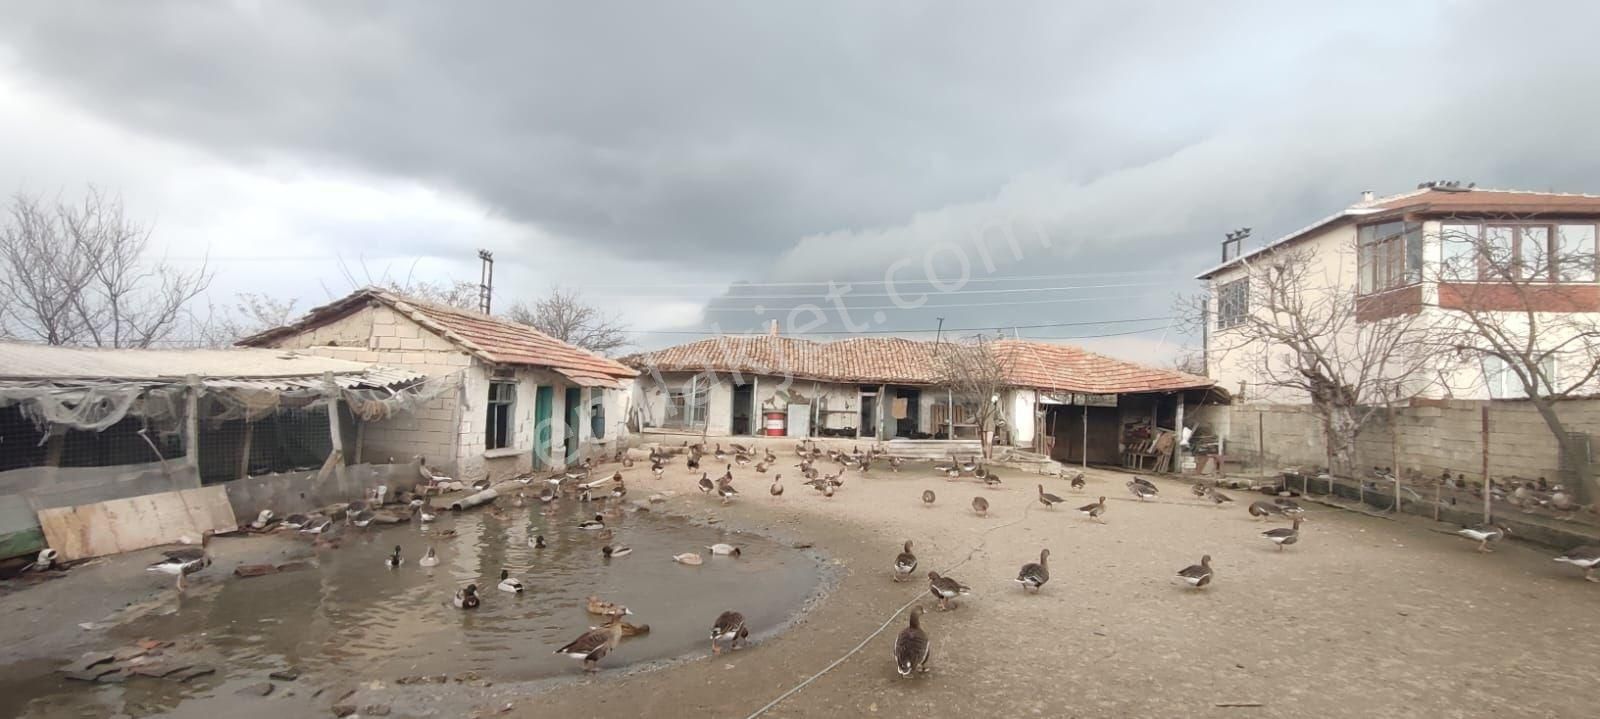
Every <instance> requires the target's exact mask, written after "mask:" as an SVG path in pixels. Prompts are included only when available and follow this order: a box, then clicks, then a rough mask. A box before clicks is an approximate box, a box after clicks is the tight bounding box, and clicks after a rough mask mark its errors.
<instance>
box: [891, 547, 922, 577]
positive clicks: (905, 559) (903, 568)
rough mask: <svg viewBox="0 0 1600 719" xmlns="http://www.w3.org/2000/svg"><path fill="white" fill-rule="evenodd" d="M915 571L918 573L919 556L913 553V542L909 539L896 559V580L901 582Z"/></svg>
mask: <svg viewBox="0 0 1600 719" xmlns="http://www.w3.org/2000/svg"><path fill="white" fill-rule="evenodd" d="M915 571H917V555H915V554H912V553H911V540H909V539H907V540H906V544H905V546H904V547H902V548H901V550H900V553H899V554H897V555H895V558H894V580H895V581H896V582H898V581H901V580H903V579H905V578H906V577H909V576H911V573H912V572H915Z"/></svg>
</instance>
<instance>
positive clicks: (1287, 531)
mask: <svg viewBox="0 0 1600 719" xmlns="http://www.w3.org/2000/svg"><path fill="white" fill-rule="evenodd" d="M1302 521H1304V520H1303V519H1302V518H1300V517H1295V518H1294V526H1293V527H1278V528H1276V529H1269V530H1267V531H1265V532H1262V533H1261V536H1263V537H1266V538H1267V539H1269V540H1271V541H1272V543H1273V544H1276V545H1278V551H1280V552H1281V551H1283V548H1284V547H1286V546H1288V545H1291V544H1294V543H1295V542H1298V541H1300V522H1302Z"/></svg>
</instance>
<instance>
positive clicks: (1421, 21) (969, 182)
mask: <svg viewBox="0 0 1600 719" xmlns="http://www.w3.org/2000/svg"><path fill="white" fill-rule="evenodd" d="M1596 27H1600V5H1597V4H1595V3H1591V2H1571V3H1557V2H1549V3H1544V2H1541V3H1535V4H1522V3H1503V2H1482V3H1480V2H1436V3H1417V4H1408V3H1400V2H1374V3H1368V4H1363V3H1352V2H1340V3H1325V4H1322V7H1319V8H1312V7H1310V4H1308V3H1278V2H1251V3H1244V2H1206V3H1188V2H1161V3H1104V2H1086V3H1072V4H1069V3H1024V4H1005V5H1000V4H994V3H911V2H882V3H878V2H873V3H864V2H839V3H818V2H806V3H798V2H796V3H765V2H763V3H725V2H673V3H627V4H622V3H609V2H594V3H559V4H544V3H525V2H518V3H511V2H507V3H492V4H491V3H478V4H471V3H468V4H462V3H439V2H382V3H366V4H362V3H327V2H316V1H309V0H308V1H306V2H291V1H277V0H275V1H273V2H246V1H238V2H231V3H224V2H218V3H114V2H104V3H24V4H17V5H13V6H11V7H9V8H8V9H7V12H6V18H5V21H4V22H0V189H3V190H5V191H7V192H12V191H23V192H33V193H52V194H53V193H64V194H69V195H70V194H73V193H76V192H78V191H80V190H81V188H82V187H83V186H84V185H85V184H87V183H94V184H96V185H99V186H102V187H105V188H108V189H112V190H115V191H118V192H120V193H121V194H122V195H123V197H124V199H125V201H126V203H127V205H128V208H129V210H130V211H131V212H132V213H133V214H134V215H135V216H137V217H140V218H143V219H144V220H146V221H148V222H149V223H151V224H153V226H154V227H155V230H156V234H155V241H156V243H157V244H158V245H160V246H161V248H162V250H163V251H165V252H167V253H168V254H169V256H171V257H173V258H176V259H179V260H182V261H193V260H195V259H197V258H200V257H204V256H209V257H210V260H211V262H212V264H213V266H214V267H216V268H217V269H218V275H217V279H216V282H215V283H214V285H213V291H212V295H213V298H214V299H216V300H218V301H219V302H225V301H227V300H228V298H229V297H231V296H232V295H233V294H234V293H236V292H239V291H255V292H265V293H269V294H272V295H276V296H280V297H296V298H300V299H301V303H302V306H309V305H312V304H317V303H320V302H322V301H325V300H327V299H328V298H329V293H330V292H331V293H334V294H341V293H343V292H344V291H346V290H348V289H349V284H348V282H347V281H346V279H345V278H344V276H343V274H342V273H341V271H340V269H339V262H338V258H340V257H342V258H344V259H345V260H346V262H347V264H350V265H353V266H356V267H357V268H359V267H361V266H363V265H364V266H365V268H366V269H367V270H368V271H370V272H371V273H372V274H374V275H381V274H382V273H384V272H389V273H391V274H393V275H397V276H405V275H407V274H410V273H415V274H416V275H417V276H419V277H422V278H427V279H439V278H445V277H459V278H464V279H465V278H472V279H475V278H476V277H477V274H478V268H477V261H476V259H475V257H474V253H475V250H476V249H477V248H479V247H484V248H488V249H491V250H493V251H494V252H495V255H496V257H497V259H498V264H497V266H496V268H497V275H496V277H497V281H496V290H497V291H496V300H495V301H496V303H497V306H498V307H500V308H503V307H505V306H506V305H508V304H509V303H510V302H512V301H515V300H517V299H521V298H528V297H532V296H536V295H539V294H542V293H543V292H545V291H547V290H548V289H549V288H550V286H551V285H552V284H555V283H561V284H564V285H568V286H573V287H577V288H580V289H582V290H583V291H584V292H585V293H586V294H587V295H588V296H589V298H590V299H591V300H593V301H594V302H595V303H596V304H599V305H601V306H603V307H605V308H607V309H608V310H610V311H614V312H617V313H620V314H622V315H623V317H624V318H625V319H626V320H627V321H628V322H629V323H630V324H631V325H632V326H633V327H634V328H635V329H636V330H641V331H653V332H688V331H693V330H699V329H703V328H706V327H712V326H715V327H720V328H723V329H727V330H730V331H745V330H749V329H751V328H753V327H757V326H759V325H762V324H764V323H765V321H766V320H768V319H772V318H777V319H780V320H782V321H783V322H784V324H785V327H786V328H788V329H789V330H790V331H811V332H824V331H835V332H837V331H841V330H843V329H846V327H847V325H848V327H849V328H850V329H857V330H864V331H871V332H888V331H897V330H931V329H933V328H934V327H935V326H936V324H937V321H936V320H935V318H936V317H944V318H945V327H949V328H958V329H959V328H969V327H1005V328H1012V327H1019V329H1017V330H1015V331H1016V332H1020V333H1021V334H1022V336H1024V337H1041V338H1082V339H1081V343H1083V344H1087V345H1089V346H1092V347H1095V348H1098V349H1101V350H1103V351H1109V352H1112V353H1114V354H1119V355H1122V356H1127V357H1133V358H1136V359H1149V360H1152V361H1155V360H1157V359H1161V358H1164V357H1166V356H1168V355H1170V354H1171V352H1172V348H1173V347H1174V346H1176V343H1179V342H1181V341H1182V340H1181V338H1177V337H1174V336H1172V334H1171V333H1170V332H1168V331H1166V327H1167V325H1168V322H1167V321H1166V320H1165V319H1162V318H1164V317H1165V316H1167V315H1169V314H1170V307H1171V304H1172V298H1173V296H1174V295H1175V294H1176V293H1177V292H1180V291H1185V290H1189V289H1192V288H1193V283H1192V282H1191V281H1190V280H1189V279H1188V278H1190V277H1192V276H1193V275H1194V274H1195V273H1196V272H1198V271H1200V270H1202V269H1204V268H1205V267H1207V266H1208V265H1210V264H1213V263H1214V261H1215V260H1216V259H1217V255H1218V243H1219V241H1220V240H1221V238H1222V234H1223V233H1224V232H1225V231H1227V230H1230V229H1233V228H1235V227H1239V226H1251V227H1254V228H1255V237H1256V239H1257V241H1265V240H1268V239H1270V238H1272V237H1274V236H1276V235H1279V234H1282V233H1284V232H1288V231H1290V230H1292V229H1294V228H1296V227H1299V226H1302V225H1305V224H1308V223H1309V222H1311V221H1313V220H1314V219H1316V218H1319V217H1322V216H1325V215H1327V214H1330V213H1331V212H1333V211H1335V210H1337V209H1338V208H1340V207H1343V206H1344V205H1347V204H1349V203H1350V202H1352V201H1354V200H1355V199H1357V197H1358V195H1359V193H1360V192H1361V191H1362V190H1367V189H1371V190H1376V191H1378V192H1379V193H1380V194H1392V193H1396V192H1401V191H1405V190H1409V189H1412V188H1413V187H1415V185H1416V183H1417V182H1419V181H1422V180H1428V179H1460V180H1462V181H1463V182H1468V181H1470V182H1477V183H1478V184H1479V185H1481V186H1488V187H1507V188H1520V189H1539V190H1548V189H1555V190H1563V191H1573V192H1600V130H1597V128H1600V122H1597V120H1596V117H1597V116H1600V115H1597V113H1600V95H1597V94H1596V93H1595V92H1594V88H1596V87H1600V56H1597V55H1596V53H1595V50H1594V47H1593V42H1592V41H1593V37H1594V34H1595V28H1596ZM1013 242H1014V243H1015V247H1016V248H1017V251H1015V252H1014V251H1013V249H1012V243H1013ZM980 245H981V246H982V247H984V248H985V249H984V250H980V249H979V246H980ZM963 260H964V264H965V266H966V267H967V273H966V275H965V276H966V277H967V278H968V281H967V282H965V283H960V282H958V281H957V280H958V279H960V277H961V276H962V275H961V269H962V266H963ZM891 268H893V269H894V273H893V275H892V276H893V277H894V278H895V280H896V284H895V285H894V287H893V290H894V291H895V292H896V293H898V294H899V297H890V296H888V295H890V294H891V292H888V291H886V290H889V289H891V288H889V287H887V286H886V285H884V284H883V281H884V279H885V273H886V271H888V270H890V269H891ZM929 268H932V272H933V277H934V278H936V279H937V280H938V282H939V285H938V286H941V287H947V288H948V287H959V289H957V291H955V292H951V293H948V294H939V293H934V294H932V295H930V296H928V297H927V298H926V299H925V300H924V301H922V303H921V304H920V305H919V306H916V307H914V308H911V309H906V308H905V307H906V306H910V305H914V304H916V303H917V300H918V298H920V297H922V296H923V295H924V294H926V293H927V291H929V290H930V289H934V285H931V284H929V283H928V282H927V281H926V280H927V279H928V278H929V274H928V272H929ZM358 271H359V270H358ZM830 280H831V281H835V282H839V283H850V289H849V291H848V294H846V295H845V296H844V299H843V300H841V302H843V303H845V305H846V306H847V307H850V308H852V309H851V311H850V317H849V319H848V321H847V320H846V319H845V318H843V317H841V316H839V314H838V313H837V312H829V313H827V316H826V318H825V319H826V324H818V323H817V321H816V316H815V315H814V314H813V313H809V312H805V311H801V312H793V313H791V312H790V309H791V308H794V307H796V306H798V305H802V304H809V303H817V304H820V305H822V306H824V307H831V306H832V302H830V301H828V300H825V299H824V300H819V299H816V296H820V295H821V294H822V293H823V291H824V289H825V288H824V287H823V286H822V285H821V284H816V283H825V282H827V281H830ZM916 280H922V282H921V283H916V282H915V281H916ZM732 283H749V284H748V285H744V286H740V285H737V284H732ZM1045 288H1050V289H1045ZM807 296H812V299H807V298H806V297H807ZM742 298H754V299H742ZM756 308H759V309H760V311H759V312H758V311H757V309H756ZM791 315H793V316H791ZM1141 318H1155V319H1144V320H1143V321H1141V322H1116V323H1109V324H1071V325H1068V324H1064V323H1091V322H1094V323H1098V322H1105V321H1109V320H1130V319H1141ZM1030 325H1060V326H1054V327H1042V328H1037V327H1036V328H1029V327H1028V326H1030ZM1007 332H1008V334H1009V333H1011V332H1012V330H1010V329H1008V330H1007ZM1090 335H1115V336H1111V337H1099V338H1095V337H1085V336H1090ZM635 338H636V341H637V342H638V343H639V344H640V345H641V346H643V347H654V346H660V345H663V344H667V343H673V342H678V341H683V340H687V339H691V338H692V336H691V335H689V334H666V333H659V334H656V333H652V334H644V333H641V334H637V335H636V336H635Z"/></svg>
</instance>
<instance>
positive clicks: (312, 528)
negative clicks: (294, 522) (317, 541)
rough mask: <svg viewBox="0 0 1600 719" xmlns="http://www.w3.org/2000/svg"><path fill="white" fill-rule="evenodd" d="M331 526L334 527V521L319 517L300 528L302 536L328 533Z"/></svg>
mask: <svg viewBox="0 0 1600 719" xmlns="http://www.w3.org/2000/svg"><path fill="white" fill-rule="evenodd" d="M331 526H333V520H331V519H329V518H327V517H324V516H321V515H317V516H316V518H314V519H308V520H306V524H305V526H303V527H301V528H300V532H301V533H302V534H322V533H323V532H326V531H328V528H329V527H331Z"/></svg>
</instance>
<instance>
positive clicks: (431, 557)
mask: <svg viewBox="0 0 1600 719" xmlns="http://www.w3.org/2000/svg"><path fill="white" fill-rule="evenodd" d="M417 566H419V567H436V566H439V554H438V553H437V552H435V551H434V550H433V547H428V553H427V554H424V555H422V558H421V559H418V560H417Z"/></svg>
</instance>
